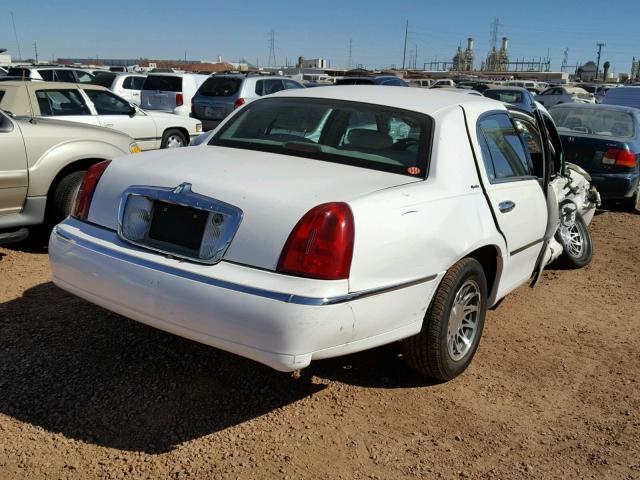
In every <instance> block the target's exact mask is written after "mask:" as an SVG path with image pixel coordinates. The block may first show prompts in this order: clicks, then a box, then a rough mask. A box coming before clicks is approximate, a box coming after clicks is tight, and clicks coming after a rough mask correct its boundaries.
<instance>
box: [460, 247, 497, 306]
mask: <svg viewBox="0 0 640 480" xmlns="http://www.w3.org/2000/svg"><path fill="white" fill-rule="evenodd" d="M499 255H500V253H499V250H498V247H496V246H495V245H485V246H484V247H480V248H478V249H477V250H474V251H473V252H471V253H469V254H468V255H466V256H467V257H469V258H474V259H476V260H477V261H478V262H479V263H480V265H481V266H482V270H484V275H485V277H486V279H487V295H488V297H489V298H493V294H494V293H495V292H494V291H493V289H494V287H495V285H496V282H497V279H498V257H499Z"/></svg>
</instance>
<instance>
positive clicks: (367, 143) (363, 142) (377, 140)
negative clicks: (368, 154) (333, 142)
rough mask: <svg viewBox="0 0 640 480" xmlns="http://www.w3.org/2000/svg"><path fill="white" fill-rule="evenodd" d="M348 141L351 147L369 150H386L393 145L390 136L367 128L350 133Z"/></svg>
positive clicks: (355, 129) (356, 129)
mask: <svg viewBox="0 0 640 480" xmlns="http://www.w3.org/2000/svg"><path fill="white" fill-rule="evenodd" d="M347 140H348V141H349V145H352V146H354V147H356V148H367V149H369V150H384V149H386V148H391V146H392V145H393V139H392V138H391V136H390V135H388V134H386V133H383V132H378V131H377V130H369V129H366V128H354V129H353V130H351V131H350V132H349V135H348V137H347Z"/></svg>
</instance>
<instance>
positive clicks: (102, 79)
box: [91, 72, 116, 88]
mask: <svg viewBox="0 0 640 480" xmlns="http://www.w3.org/2000/svg"><path fill="white" fill-rule="evenodd" d="M115 77H116V76H115V74H113V73H109V72H100V73H97V74H96V76H95V77H94V79H93V81H92V82H91V83H92V84H94V85H100V86H101V87H106V88H109V87H110V86H111V83H112V82H113V79H114V78H115Z"/></svg>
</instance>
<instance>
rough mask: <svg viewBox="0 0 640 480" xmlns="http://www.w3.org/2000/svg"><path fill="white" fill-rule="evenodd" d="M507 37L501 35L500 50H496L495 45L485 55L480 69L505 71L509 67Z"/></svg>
mask: <svg viewBox="0 0 640 480" xmlns="http://www.w3.org/2000/svg"><path fill="white" fill-rule="evenodd" d="M508 63H509V39H508V38H507V37H502V46H501V47H500V50H496V48H495V46H494V47H493V48H492V49H491V51H490V52H489V55H487V59H486V60H485V62H484V64H483V66H482V70H488V71H492V72H506V71H507V70H508V69H509V65H508Z"/></svg>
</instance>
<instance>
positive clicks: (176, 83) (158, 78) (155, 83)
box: [142, 75, 182, 92]
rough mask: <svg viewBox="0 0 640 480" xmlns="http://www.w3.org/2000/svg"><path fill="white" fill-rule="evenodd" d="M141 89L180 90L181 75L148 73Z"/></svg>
mask: <svg viewBox="0 0 640 480" xmlns="http://www.w3.org/2000/svg"><path fill="white" fill-rule="evenodd" d="M142 89H143V90H156V91H160V92H181V91H182V77H174V76H171V75H149V76H148V77H147V78H146V80H145V82H144V86H143V87H142Z"/></svg>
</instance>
